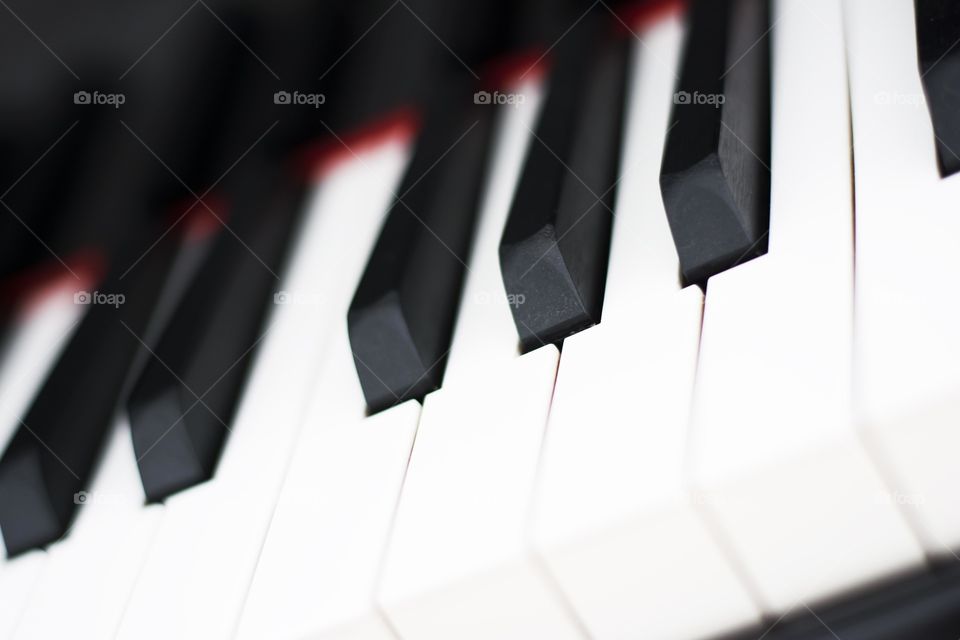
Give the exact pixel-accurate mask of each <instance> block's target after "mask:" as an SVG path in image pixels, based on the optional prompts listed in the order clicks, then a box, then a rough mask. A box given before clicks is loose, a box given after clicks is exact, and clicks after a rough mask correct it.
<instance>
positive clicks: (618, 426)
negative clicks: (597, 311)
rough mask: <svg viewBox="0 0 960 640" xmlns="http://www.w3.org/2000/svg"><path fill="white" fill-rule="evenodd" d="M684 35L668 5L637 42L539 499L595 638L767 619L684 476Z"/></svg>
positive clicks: (542, 540) (555, 570) (689, 344)
mask: <svg viewBox="0 0 960 640" xmlns="http://www.w3.org/2000/svg"><path fill="white" fill-rule="evenodd" d="M682 31H683V29H682V25H681V20H680V18H679V17H677V16H668V17H666V18H664V19H662V20H658V21H657V22H656V23H655V24H653V25H650V26H648V27H647V28H645V29H643V31H642V32H641V33H640V34H639V36H640V38H641V39H642V40H643V42H644V43H645V45H646V46H644V47H641V46H637V47H635V50H634V55H635V60H634V66H633V81H632V86H631V91H630V94H629V102H628V104H629V105H630V106H629V107H628V109H627V113H628V114H630V116H629V119H628V124H627V130H626V136H625V152H624V160H623V178H622V180H621V182H620V191H619V194H618V203H617V209H616V210H617V215H616V218H615V221H614V228H613V244H612V246H611V255H610V267H609V273H608V276H607V288H606V294H605V297H604V309H603V321H602V322H601V324H600V325H599V326H597V327H594V328H592V329H590V330H589V331H584V332H582V333H580V334H578V335H575V336H573V337H571V338H569V339H567V340H566V341H565V342H564V346H563V355H562V357H561V359H560V371H559V373H558V376H557V388H556V392H555V395H554V400H553V407H552V409H551V413H550V422H549V425H548V427H547V435H546V440H545V443H544V448H543V458H542V468H541V473H540V480H539V485H538V491H537V498H536V503H535V506H534V517H533V520H532V538H533V541H534V543H535V546H536V549H537V552H538V553H539V554H540V556H541V557H542V558H543V560H544V562H545V564H546V566H547V567H548V569H549V570H550V572H551V573H552V574H553V575H554V576H555V578H556V580H557V583H558V585H559V587H560V589H561V590H562V591H563V593H564V594H565V595H566V597H567V598H568V599H569V601H570V603H571V605H572V607H573V609H574V610H575V611H576V613H577V615H578V616H579V617H580V619H581V620H582V621H583V624H584V625H585V627H586V628H587V630H588V631H589V633H590V636H591V637H593V638H640V637H643V638H693V637H704V636H707V635H713V634H717V633H720V632H722V631H724V630H730V629H733V628H736V627H739V626H740V625H745V624H748V623H750V622H753V621H755V620H757V618H758V611H757V610H756V608H755V607H754V605H753V604H752V602H751V601H750V599H749V597H748V595H747V592H746V591H745V589H744V587H743V586H742V585H741V584H740V582H739V580H738V578H737V576H736V574H735V572H734V570H733V568H732V567H731V566H729V564H728V562H727V560H726V558H725V557H724V556H723V553H722V552H721V549H720V547H719V546H718V545H717V544H716V543H715V542H714V541H713V540H712V539H711V538H710V535H709V532H708V530H707V528H706V527H705V526H704V524H703V522H701V521H700V520H699V518H698V517H697V514H696V512H695V510H694V508H693V504H692V501H691V500H690V498H689V496H688V492H687V488H686V482H685V475H684V471H685V454H686V450H687V438H688V428H689V413H690V400H691V394H692V391H693V382H694V374H695V370H696V360H697V344H698V340H699V334H700V314H701V307H702V303H703V295H702V293H701V291H700V289H699V288H698V287H696V286H692V287H687V288H685V289H684V288H681V283H680V281H679V274H680V270H679V263H678V260H677V254H676V249H675V248H674V245H673V239H672V236H671V234H670V229H669V227H668V224H667V218H666V213H665V212H664V209H663V204H662V200H661V197H660V190H659V185H658V180H659V173H660V160H661V154H662V151H661V150H662V149H663V142H664V137H665V135H666V131H667V129H668V127H669V116H670V109H671V106H672V104H673V100H672V96H673V91H674V89H673V87H674V83H675V77H674V73H675V72H676V68H677V64H678V58H679V53H680V49H681V44H682V39H683V37H682V36H683V33H682ZM688 612H696V613H695V615H688Z"/></svg>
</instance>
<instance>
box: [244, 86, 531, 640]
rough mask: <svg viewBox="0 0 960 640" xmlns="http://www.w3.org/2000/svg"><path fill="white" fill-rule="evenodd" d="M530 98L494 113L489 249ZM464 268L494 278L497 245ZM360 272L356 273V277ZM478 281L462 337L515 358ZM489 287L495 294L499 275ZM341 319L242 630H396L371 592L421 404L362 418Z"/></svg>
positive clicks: (501, 318) (503, 322)
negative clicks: (496, 334) (494, 331)
mask: <svg viewBox="0 0 960 640" xmlns="http://www.w3.org/2000/svg"><path fill="white" fill-rule="evenodd" d="M532 99H533V96H532V95H531V100H532ZM535 108H536V105H535V104H531V105H530V108H527V109H521V110H519V111H514V110H509V112H506V113H505V117H503V118H501V120H500V121H499V122H498V131H497V134H496V142H495V144H496V148H495V151H494V154H493V159H492V163H491V166H492V167H493V170H492V172H491V174H490V177H489V180H488V184H487V185H486V188H485V190H484V193H485V195H484V203H483V204H482V206H481V212H480V226H479V230H478V238H479V239H478V240H477V242H476V244H477V246H478V247H479V246H493V247H496V245H497V242H498V241H499V238H500V233H501V231H502V227H503V222H504V220H505V216H506V208H507V207H509V200H510V198H511V196H512V193H513V188H514V184H515V182H516V179H517V173H518V172H519V167H520V162H521V160H522V156H523V153H524V150H525V148H526V139H527V136H524V135H522V133H527V130H526V129H525V128H524V127H525V126H531V125H532V117H533V114H534V113H535ZM470 273H471V274H485V275H484V278H483V281H484V282H490V281H493V282H494V283H497V284H498V283H499V280H498V279H499V273H500V272H499V264H498V263H497V257H496V251H495V250H494V251H492V252H490V253H489V254H487V253H485V252H483V251H477V250H475V251H474V252H473V253H472V257H471V264H470ZM358 278H359V273H357V274H355V277H354V280H357V279H358ZM480 285H481V283H480V282H478V281H477V276H476V275H471V276H469V277H468V283H467V285H466V292H465V294H464V296H463V299H464V301H465V302H464V303H463V305H464V306H465V307H466V306H469V305H471V304H475V305H477V308H478V311H477V313H476V314H468V315H467V316H466V317H465V316H464V314H463V312H461V316H460V317H461V321H460V324H459V325H458V328H457V331H458V335H459V336H460V339H464V340H465V339H466V338H464V337H463V336H464V335H465V334H466V335H469V336H470V337H471V338H475V339H476V341H470V347H473V348H476V347H478V346H479V347H480V348H481V351H480V352H481V353H483V352H484V351H485V352H486V353H487V354H488V356H489V354H490V353H491V352H493V353H497V357H499V358H502V359H504V360H509V359H510V358H514V357H515V356H516V351H517V342H516V338H515V334H514V333H513V320H512V318H511V317H510V312H509V309H507V308H506V307H505V306H501V305H496V304H494V301H493V296H494V295H496V294H495V293H494V292H491V291H489V290H485V289H481V288H480ZM497 290H499V291H501V292H502V290H503V287H502V285H499V284H498V287H497ZM501 296H502V293H501ZM348 304H349V299H346V300H344V301H342V303H341V305H340V306H341V309H340V313H341V315H342V317H344V318H346V311H347V307H348ZM490 326H498V327H500V328H501V332H500V335H503V334H504V333H505V334H506V335H508V336H511V338H510V339H509V341H508V343H507V345H506V347H504V344H503V343H502V342H497V341H496V340H495V339H494V340H491V336H490V332H489V329H487V328H486V327H490ZM345 327H346V325H345V324H344V325H343V330H342V331H341V332H340V333H338V335H337V336H335V337H334V341H335V343H334V345H333V346H332V348H331V351H330V353H329V356H328V358H327V367H326V369H325V372H326V373H325V374H324V375H323V376H322V377H321V382H320V384H319V386H318V397H317V402H316V403H315V406H314V410H312V411H311V412H310V416H309V418H308V420H307V424H306V426H305V427H304V433H303V435H302V437H301V438H300V440H299V441H298V442H297V455H296V456H295V457H294V460H293V462H292V464H291V467H290V472H289V474H288V477H287V481H286V483H285V485H284V488H283V491H282V492H281V497H280V501H279V503H278V505H277V510H276V513H275V515H274V519H273V522H272V523H271V525H270V532H269V535H268V537H267V541H266V543H265V545H264V549H263V553H262V555H261V558H260V562H259V564H258V566H257V572H256V575H255V577H254V583H253V585H252V587H251V590H250V594H249V596H248V600H247V604H246V606H245V609H244V615H243V619H242V622H241V625H240V637H241V638H251V639H252V638H259V637H263V636H264V635H265V634H267V633H269V634H270V635H271V636H272V637H278V638H301V637H308V636H309V637H321V638H325V639H330V640H332V639H334V638H336V639H338V640H346V639H348V638H349V639H351V640H352V639H359V638H364V639H367V638H372V639H377V638H393V637H394V636H393V634H392V632H391V631H390V628H389V626H388V625H387V623H386V622H385V620H384V619H383V618H382V616H381V615H380V613H379V612H378V610H377V608H376V605H375V601H374V594H375V590H376V586H377V580H378V578H379V575H380V571H381V568H382V559H383V554H384V550H385V548H386V545H387V540H388V537H389V532H390V526H391V525H392V523H393V517H394V512H395V508H396V503H397V499H398V497H399V494H400V488H401V486H402V483H403V478H404V474H405V472H406V468H407V462H408V460H409V458H410V450H411V446H412V444H413V436H414V433H415V432H416V427H417V422H418V420H419V417H420V409H419V407H420V405H419V403H414V402H409V403H405V404H403V405H401V406H399V407H394V408H393V409H390V410H388V411H385V412H383V413H380V414H378V415H376V416H373V417H371V418H368V419H363V415H364V410H365V402H364V399H363V395H362V393H361V390H360V387H359V384H358V382H357V378H356V375H353V374H352V372H353V368H354V366H355V365H354V362H353V358H352V355H351V353H350V344H349V340H348V336H347V334H346V331H345ZM498 350H499V352H498ZM465 351H466V349H462V350H460V351H457V352H456V353H451V360H450V362H449V364H448V366H447V370H446V376H445V382H444V384H445V385H446V384H447V383H448V381H449V379H450V376H451V374H452V375H453V376H454V377H457V370H458V369H460V368H461V367H469V366H471V365H470V361H469V358H468V357H467V355H466V354H465ZM470 353H471V354H472V353H475V351H471V352H470ZM345 372H346V375H345ZM461 375H462V372H461Z"/></svg>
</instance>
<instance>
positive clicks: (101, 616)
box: [16, 238, 210, 639]
mask: <svg viewBox="0 0 960 640" xmlns="http://www.w3.org/2000/svg"><path fill="white" fill-rule="evenodd" d="M209 244H210V243H209V240H208V239H207V238H198V239H188V240H187V241H185V242H184V243H183V244H182V245H181V248H180V253H179V255H178V256H177V259H176V260H175V262H174V263H173V265H172V270H171V273H170V277H169V278H168V279H167V281H166V283H165V285H164V290H163V291H162V293H161V296H160V300H159V302H158V304H157V309H156V312H155V313H154V316H153V317H152V318H151V321H150V325H149V327H148V329H147V331H146V333H145V335H144V341H145V342H147V343H148V344H150V343H153V342H155V339H156V335H157V334H158V332H159V331H160V330H161V329H162V327H163V325H164V323H165V322H166V318H167V316H168V315H169V313H170V312H172V311H173V309H175V307H176V305H175V302H176V300H178V299H179V296H180V295H181V294H182V292H183V290H184V287H185V286H187V284H188V283H189V280H190V276H191V274H192V273H193V272H194V270H195V269H196V267H197V266H198V264H199V261H200V259H201V258H202V256H203V255H204V254H205V252H206V250H207V248H208V247H209ZM147 357H149V354H148V353H147V352H146V351H144V352H143V353H141V354H140V355H139V357H138V360H137V362H136V363H135V364H134V366H133V368H134V371H136V370H138V369H139V366H140V365H141V364H142V363H143V362H144V361H145V359H146V358H147ZM134 377H135V376H134ZM129 428H130V427H129V423H128V422H127V420H126V417H125V416H122V417H120V418H118V419H117V421H116V424H115V425H114V428H113V429H112V432H111V434H112V435H111V436H110V437H109V439H108V441H107V445H106V448H105V454H104V459H103V461H102V462H101V463H100V465H99V467H98V469H97V471H96V475H95V477H94V479H93V484H92V485H91V487H90V489H89V491H83V492H81V493H79V494H78V495H77V499H78V500H82V501H83V507H82V508H80V509H79V511H78V514H77V517H76V520H75V521H74V522H73V524H72V525H71V527H70V530H69V532H68V535H66V536H64V537H63V539H61V540H59V541H57V542H56V543H55V544H54V545H52V546H51V547H50V549H49V550H48V558H47V561H46V563H45V568H44V570H43V575H42V576H41V578H40V580H39V582H38V584H37V586H36V588H35V589H34V592H33V596H32V597H31V599H30V601H29V602H28V604H27V608H26V611H25V613H24V616H23V620H22V622H21V624H20V626H19V627H18V628H17V634H16V637H17V638H21V639H28V638H54V637H64V636H70V637H73V638H78V639H82V638H91V639H95V638H105V637H112V636H113V635H115V633H116V630H117V626H118V625H119V623H120V619H121V617H122V615H123V611H124V608H125V606H126V603H127V600H128V598H129V595H130V592H131V590H132V589H133V585H134V583H135V582H136V579H137V576H138V575H139V571H140V568H141V567H142V566H143V562H144V560H145V559H146V557H147V552H148V549H149V546H150V543H151V541H152V540H153V537H154V535H155V533H156V530H157V527H158V526H159V524H160V518H161V513H162V508H161V507H160V506H159V505H151V506H145V505H144V502H145V500H146V497H145V496H144V493H143V485H142V484H141V482H140V475H139V473H138V470H137V461H136V454H135V452H134V450H133V445H132V440H131V438H130V431H129Z"/></svg>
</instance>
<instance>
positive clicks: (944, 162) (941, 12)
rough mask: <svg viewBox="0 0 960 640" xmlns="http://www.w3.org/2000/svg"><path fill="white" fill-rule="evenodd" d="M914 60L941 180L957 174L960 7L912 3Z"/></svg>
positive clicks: (946, 1)
mask: <svg viewBox="0 0 960 640" xmlns="http://www.w3.org/2000/svg"><path fill="white" fill-rule="evenodd" d="M915 5H916V10H917V59H918V61H919V63H920V79H921V80H922V81H923V92H924V93H925V94H926V96H927V106H928V107H929V108H930V117H931V119H932V120H933V132H934V135H935V136H936V140H937V158H938V160H939V162H940V173H941V174H942V175H943V176H949V175H951V174H954V173H956V172H957V171H960V155H958V154H960V91H958V90H957V88H958V87H960V50H958V49H957V41H958V40H960V4H958V3H957V2H953V1H951V0H915Z"/></svg>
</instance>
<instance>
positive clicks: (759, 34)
mask: <svg viewBox="0 0 960 640" xmlns="http://www.w3.org/2000/svg"><path fill="white" fill-rule="evenodd" d="M768 25H769V18H768V15H767V0H723V1H721V2H711V1H709V0H698V1H696V2H694V3H693V4H692V8H691V14H690V32H689V37H688V39H687V45H686V48H685V51H684V60H683V65H682V71H681V72H680V80H679V84H678V87H677V92H676V94H674V110H673V114H672V115H671V117H670V121H671V125H672V128H671V130H670V134H669V135H668V136H667V143H666V146H665V148H664V155H663V166H662V168H661V175H660V188H661V191H662V192H663V200H664V204H665V205H666V209H667V217H668V219H669V220H670V230H671V231H672V232H673V239H674V242H675V244H676V246H677V253H678V254H679V255H680V267H681V269H682V270H683V276H684V279H685V280H686V282H688V283H697V284H702V283H703V282H705V281H706V280H707V278H709V277H710V276H712V275H714V274H716V273H720V272H721V271H724V270H725V269H728V268H730V267H732V266H734V265H736V264H739V263H741V262H743V261H745V260H750V259H751V258H755V257H757V256H758V255H761V254H763V253H765V251H766V245H765V238H766V227H767V218H768V215H769V191H770V169H769V167H770V153H769V127H770V115H769V110H770V93H769V78H768V75H769V38H768Z"/></svg>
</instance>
